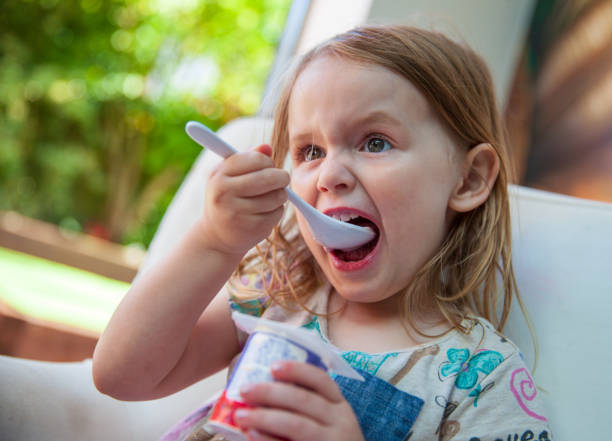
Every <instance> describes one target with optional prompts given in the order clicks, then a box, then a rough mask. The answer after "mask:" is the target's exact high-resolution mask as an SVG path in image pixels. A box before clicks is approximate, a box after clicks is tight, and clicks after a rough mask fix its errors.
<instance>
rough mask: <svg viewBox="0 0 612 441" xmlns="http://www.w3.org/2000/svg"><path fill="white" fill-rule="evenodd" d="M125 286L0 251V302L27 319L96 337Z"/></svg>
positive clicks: (18, 254) (47, 261)
mask: <svg viewBox="0 0 612 441" xmlns="http://www.w3.org/2000/svg"><path fill="white" fill-rule="evenodd" d="M128 288H129V284H128V283H125V282H120V281H117V280H113V279H109V278H107V277H103V276H100V275H97V274H93V273H90V272H87V271H84V270H80V269H77V268H73V267H71V266H67V265H63V264H60V263H56V262H52V261H49V260H45V259H41V258H38V257H34V256H31V255H28V254H23V253H19V252H16V251H12V250H8V249H5V248H0V300H1V301H2V302H3V303H5V304H6V305H8V306H9V307H11V308H12V309H14V310H15V311H17V312H18V313H20V314H23V315H25V316H27V317H32V318H35V319H40V320H45V321H50V322H55V323H59V324H63V325H68V326H73V327H77V328H80V329H84V330H87V331H93V332H95V333H100V332H102V330H103V329H104V327H105V326H106V324H107V323H108V320H109V319H110V316H111V315H112V313H113V311H114V310H115V308H116V307H117V305H118V304H119V302H120V300H121V298H122V297H123V295H124V294H125V293H126V292H127V290H128Z"/></svg>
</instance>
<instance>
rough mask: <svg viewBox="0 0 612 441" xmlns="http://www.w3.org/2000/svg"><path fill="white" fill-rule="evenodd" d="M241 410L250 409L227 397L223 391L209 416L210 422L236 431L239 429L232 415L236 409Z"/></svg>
mask: <svg viewBox="0 0 612 441" xmlns="http://www.w3.org/2000/svg"><path fill="white" fill-rule="evenodd" d="M243 408H249V409H250V408H251V406H248V405H247V404H245V403H243V402H241V401H234V400H231V399H229V398H228V397H227V395H226V392H225V391H224V392H223V394H222V395H221V397H220V398H219V400H218V401H217V403H216V404H215V407H214V408H213V411H212V414H211V415H210V421H215V422H217V423H220V424H224V425H227V426H230V427H233V428H235V429H237V430H240V428H239V427H238V426H237V425H236V422H235V420H234V414H235V413H236V411H237V410H238V409H243Z"/></svg>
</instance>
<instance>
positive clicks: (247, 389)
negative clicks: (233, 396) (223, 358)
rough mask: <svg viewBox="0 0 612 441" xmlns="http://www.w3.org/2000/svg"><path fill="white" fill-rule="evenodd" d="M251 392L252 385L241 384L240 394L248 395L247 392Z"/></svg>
mask: <svg viewBox="0 0 612 441" xmlns="http://www.w3.org/2000/svg"><path fill="white" fill-rule="evenodd" d="M252 390H253V385H252V384H243V385H242V386H240V394H241V395H242V394H248V393H249V392H251V391H252Z"/></svg>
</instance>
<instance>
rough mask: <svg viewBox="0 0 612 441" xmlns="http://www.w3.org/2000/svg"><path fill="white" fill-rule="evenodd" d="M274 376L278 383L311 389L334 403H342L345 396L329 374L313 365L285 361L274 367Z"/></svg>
mask: <svg viewBox="0 0 612 441" xmlns="http://www.w3.org/2000/svg"><path fill="white" fill-rule="evenodd" d="M272 376H273V377H274V379H275V380H277V381H282V382H286V383H293V384H296V385H298V386H301V387H303V388H306V389H310V390H312V391H314V392H316V393H318V394H319V395H321V396H322V397H324V398H325V399H327V400H329V401H330V402H332V403H340V402H342V401H343V400H344V396H343V395H342V392H341V391H340V388H339V387H338V385H337V384H336V382H335V381H334V380H332V379H331V377H330V376H329V374H328V373H327V372H326V371H325V370H323V369H321V368H319V367H316V366H314V365H312V364H308V363H300V362H295V361H283V362H278V363H275V364H274V365H273V366H272Z"/></svg>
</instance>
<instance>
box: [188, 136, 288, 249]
mask: <svg viewBox="0 0 612 441" xmlns="http://www.w3.org/2000/svg"><path fill="white" fill-rule="evenodd" d="M271 154H272V148H271V147H270V146H269V145H266V144H264V145H260V146H259V147H257V148H255V149H253V150H251V151H247V152H240V153H236V154H234V155H232V156H230V157H228V158H226V159H225V160H224V161H223V162H221V164H220V165H219V166H218V167H217V168H216V169H215V170H214V171H213V172H212V174H211V175H210V177H209V179H208V184H207V186H208V188H207V191H206V202H205V209H204V216H203V217H202V218H201V220H200V223H201V231H202V234H203V238H204V240H205V241H206V244H207V245H208V246H210V247H212V248H213V249H216V250H218V251H221V252H224V253H228V254H240V255H243V254H245V253H246V252H247V251H248V250H249V249H251V248H252V247H253V246H255V245H256V244H258V243H259V242H260V241H262V240H263V239H265V238H266V237H268V235H269V234H270V232H271V231H272V228H274V226H275V225H276V224H277V223H278V222H279V221H280V219H281V217H282V215H283V210H284V207H283V204H284V203H285V202H286V201H287V193H286V192H285V190H284V188H285V187H286V186H287V185H289V180H290V178H289V173H288V172H287V171H286V170H283V169H280V168H276V167H274V163H273V162H272V158H271V157H270V156H271Z"/></svg>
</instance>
